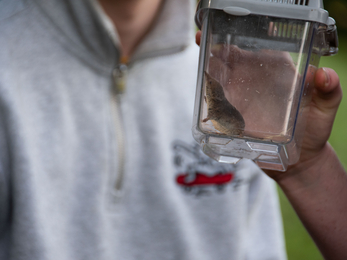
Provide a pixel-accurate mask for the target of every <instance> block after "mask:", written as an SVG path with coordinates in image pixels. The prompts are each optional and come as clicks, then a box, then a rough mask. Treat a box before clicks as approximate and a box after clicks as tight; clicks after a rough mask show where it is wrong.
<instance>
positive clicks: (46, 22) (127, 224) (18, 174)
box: [0, 0, 286, 260]
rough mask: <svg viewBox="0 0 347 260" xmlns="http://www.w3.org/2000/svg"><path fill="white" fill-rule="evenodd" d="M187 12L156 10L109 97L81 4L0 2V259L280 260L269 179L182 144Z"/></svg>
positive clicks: (190, 36)
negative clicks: (122, 83) (120, 84)
mask: <svg viewBox="0 0 347 260" xmlns="http://www.w3.org/2000/svg"><path fill="white" fill-rule="evenodd" d="M194 8H195V0H191V1H189V0H175V1H173V0H171V1H169V0H167V1H166V2H165V4H164V6H163V9H162V10H161V14H160V16H159V17H158V19H157V22H156V26H155V27H154V28H153V29H152V31H151V32H150V33H149V34H148V35H147V37H146V38H145V39H144V41H143V43H142V44H141V45H140V46H139V47H138V49H137V51H136V53H135V54H134V56H133V57H132V60H131V61H130V63H129V64H128V72H127V74H128V75H127V80H126V90H125V92H124V93H123V94H116V93H115V91H114V89H115V88H114V86H115V78H114V76H113V75H114V73H113V72H117V68H118V66H119V51H118V48H117V43H116V42H115V38H116V37H113V38H112V37H110V34H112V32H110V31H109V30H108V29H107V27H105V25H104V24H103V22H102V21H103V20H102V19H100V15H97V12H96V11H95V8H94V7H93V6H92V4H91V2H89V1H86V0H84V1H83V0H73V1H71V0H70V1H69V0H31V1H30V0H1V1H0V259H6V260H24V259H25V260H77V259H81V260H82V259H83V260H88V259H90V260H111V259H112V260H113V259H121V260H139V259H141V260H142V259H143V260H147V259H148V260H166V259H172V260H174V259H175V260H176V259H178V260H215V259H218V260H224V259H229V260H231V259H232V260H239V259H240V260H241V259H242V260H262V259H264V260H265V259H266V260H271V259H273V260H282V259H285V258H286V257H285V250H284V242H283V234H282V226H281V217H280V213H279V206H278V200H277V194H276V189H275V186H274V183H273V182H272V181H271V180H270V179H269V178H268V177H266V175H265V174H264V173H262V172H261V171H260V169H259V168H257V167H256V166H255V165H254V164H253V163H252V162H250V161H246V160H245V161H243V162H241V163H239V164H238V165H237V166H236V167H235V166H232V165H226V164H219V163H216V162H214V161H212V160H211V159H209V158H207V157H206V156H205V155H203V154H202V153H201V151H200V150H199V148H198V147H197V146H196V145H195V143H194V141H193V139H192V135H191V122H192V114H193V103H194V95H195V82H196V71H197V61H198V47H197V46H196V45H195V43H194V26H193V13H194ZM115 35H116V33H115ZM116 80H117V79H116Z"/></svg>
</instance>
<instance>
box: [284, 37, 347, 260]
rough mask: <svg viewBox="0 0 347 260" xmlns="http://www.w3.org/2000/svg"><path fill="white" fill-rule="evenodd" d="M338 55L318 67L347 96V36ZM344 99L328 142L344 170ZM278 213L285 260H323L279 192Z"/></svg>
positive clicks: (346, 106)
mask: <svg viewBox="0 0 347 260" xmlns="http://www.w3.org/2000/svg"><path fill="white" fill-rule="evenodd" d="M339 41H340V47H339V53H338V54H337V55H335V56H333V57H323V58H322V59H321V62H320V66H321V67H323V66H324V67H330V68H333V69H334V70H335V71H336V72H337V73H338V74H339V77H340V82H341V85H342V88H343V89H344V92H345V93H346V92H347V72H346V71H345V70H346V68H347V34H346V35H342V36H341V35H340V39H339ZM346 114H347V98H344V99H343V100H342V102H341V104H340V108H339V111H338V113H337V115H336V119H335V123H334V127H333V131H332V134H331V136H330V139H329V142H330V143H331V145H332V146H333V147H334V149H335V151H336V153H337V155H338V156H339V158H340V160H341V162H342V164H343V165H344V167H345V168H346V166H347V131H346V129H347V120H346V119H345V115H346ZM279 195H280V201H281V209H282V214H283V223H284V232H285V238H286V246H287V252H288V260H300V259H308V260H323V257H322V256H321V255H320V253H319V251H318V249H317V248H316V246H315V244H314V243H313V241H312V240H311V238H310V236H309V235H308V234H307V232H306V230H305V228H304V227H303V225H302V224H301V222H300V220H299V219H298V217H297V215H296V213H295V212H294V210H293V209H292V207H291V205H290V204H289V202H288V200H287V199H286V197H285V196H284V194H283V193H282V191H281V190H279Z"/></svg>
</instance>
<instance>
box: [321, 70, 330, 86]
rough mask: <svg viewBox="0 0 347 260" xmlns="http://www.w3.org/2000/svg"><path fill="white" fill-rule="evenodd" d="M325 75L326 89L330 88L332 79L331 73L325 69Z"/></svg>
mask: <svg viewBox="0 0 347 260" xmlns="http://www.w3.org/2000/svg"><path fill="white" fill-rule="evenodd" d="M323 71H324V74H325V84H324V86H325V87H328V86H329V84H330V77H329V73H328V72H327V70H326V69H325V68H323Z"/></svg>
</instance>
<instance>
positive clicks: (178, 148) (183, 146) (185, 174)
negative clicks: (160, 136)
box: [173, 141, 243, 196]
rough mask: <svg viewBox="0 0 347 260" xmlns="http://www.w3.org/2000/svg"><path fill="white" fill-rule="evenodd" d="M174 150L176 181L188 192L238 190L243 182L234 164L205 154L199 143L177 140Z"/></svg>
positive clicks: (205, 193) (205, 192) (204, 193)
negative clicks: (219, 160)
mask: <svg viewBox="0 0 347 260" xmlns="http://www.w3.org/2000/svg"><path fill="white" fill-rule="evenodd" d="M173 150H174V164H175V167H176V169H177V175H176V178H175V179H176V183H177V185H178V186H180V187H181V188H182V189H183V190H184V191H185V192H187V193H188V194H192V195H197V196H199V195H208V194H211V193H213V192H217V193H219V192H224V191H226V190H227V189H228V187H231V188H232V190H237V189H238V187H239V186H240V184H241V183H242V182H243V180H242V179H241V178H239V176H238V175H237V173H236V167H235V166H234V165H231V164H224V163H218V162H216V161H215V160H213V159H211V158H210V157H208V156H207V155H205V154H204V153H203V152H202V151H201V149H200V146H199V145H198V144H192V145H190V144H187V143H184V142H182V141H175V142H174V144H173Z"/></svg>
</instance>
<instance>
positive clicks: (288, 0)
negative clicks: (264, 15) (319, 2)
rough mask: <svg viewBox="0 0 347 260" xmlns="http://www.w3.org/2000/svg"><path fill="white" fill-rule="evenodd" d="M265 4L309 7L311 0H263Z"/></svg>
mask: <svg viewBox="0 0 347 260" xmlns="http://www.w3.org/2000/svg"><path fill="white" fill-rule="evenodd" d="M261 1H263V2H272V3H280V4H289V5H304V6H308V2H309V0H261Z"/></svg>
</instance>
